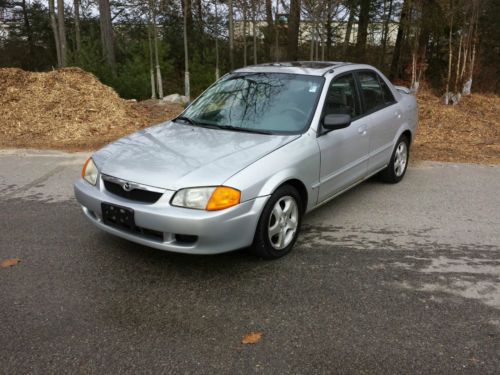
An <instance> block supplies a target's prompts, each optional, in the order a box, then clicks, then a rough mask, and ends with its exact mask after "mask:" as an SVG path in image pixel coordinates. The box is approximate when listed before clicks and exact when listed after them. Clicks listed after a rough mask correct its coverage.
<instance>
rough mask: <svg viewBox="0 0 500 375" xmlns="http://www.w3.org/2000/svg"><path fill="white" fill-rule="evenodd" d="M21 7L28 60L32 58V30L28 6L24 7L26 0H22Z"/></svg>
mask: <svg viewBox="0 0 500 375" xmlns="http://www.w3.org/2000/svg"><path fill="white" fill-rule="evenodd" d="M21 8H22V12H23V20H24V27H25V28H26V36H27V39H28V52H29V60H30V61H32V60H33V50H34V48H33V30H32V28H31V24H30V20H29V17H28V8H27V7H26V0H22V2H21Z"/></svg>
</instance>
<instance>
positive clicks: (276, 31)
mask: <svg viewBox="0 0 500 375" xmlns="http://www.w3.org/2000/svg"><path fill="white" fill-rule="evenodd" d="M278 9H279V2H278V0H276V16H275V17H274V43H275V45H274V61H279V60H280V53H279V52H280V39H279V38H280V29H279V20H278Z"/></svg>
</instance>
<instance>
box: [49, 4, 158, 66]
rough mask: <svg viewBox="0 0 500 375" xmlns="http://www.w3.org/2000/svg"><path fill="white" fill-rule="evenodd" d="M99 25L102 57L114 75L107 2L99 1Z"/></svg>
mask: <svg viewBox="0 0 500 375" xmlns="http://www.w3.org/2000/svg"><path fill="white" fill-rule="evenodd" d="M58 1H62V0H58ZM153 22H154V20H153ZM99 24H100V28H101V43H102V55H103V56H104V59H105V60H106V63H107V64H108V65H109V66H110V67H111V69H112V71H113V74H115V71H116V70H115V67H116V58H115V48H114V44H115V43H114V36H113V25H112V24H111V10H110V7H109V0H99Z"/></svg>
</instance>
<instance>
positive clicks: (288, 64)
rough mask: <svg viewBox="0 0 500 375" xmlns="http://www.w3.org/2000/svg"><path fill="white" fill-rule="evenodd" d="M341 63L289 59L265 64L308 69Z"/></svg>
mask: <svg viewBox="0 0 500 375" xmlns="http://www.w3.org/2000/svg"><path fill="white" fill-rule="evenodd" d="M339 64H342V63H341V62H332V61H291V62H277V63H269V64H265V65H268V66H282V67H295V68H308V69H326V68H330V67H333V66H335V65H339Z"/></svg>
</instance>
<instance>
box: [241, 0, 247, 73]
mask: <svg viewBox="0 0 500 375" xmlns="http://www.w3.org/2000/svg"><path fill="white" fill-rule="evenodd" d="M242 13H243V66H247V52H248V51H247V5H246V2H245V1H243V4H242Z"/></svg>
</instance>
